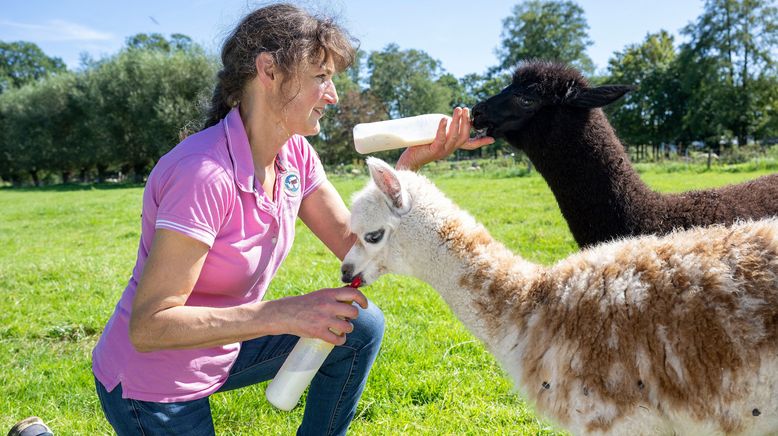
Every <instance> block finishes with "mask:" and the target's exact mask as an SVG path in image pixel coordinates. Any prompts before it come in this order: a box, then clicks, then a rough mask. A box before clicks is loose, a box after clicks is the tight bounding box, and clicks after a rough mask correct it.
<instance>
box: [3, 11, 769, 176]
mask: <svg viewBox="0 0 778 436" xmlns="http://www.w3.org/2000/svg"><path fill="white" fill-rule="evenodd" d="M682 34H683V35H684V36H685V37H686V41H685V42H683V43H682V44H678V45H676V43H675V41H674V40H673V37H672V36H671V35H670V34H669V33H668V32H667V31H665V30H661V31H659V32H657V33H653V34H648V35H646V37H645V39H644V40H643V41H640V42H636V43H634V44H630V45H628V46H626V47H624V49H623V50H621V51H618V52H615V53H613V55H612V57H611V58H610V60H609V63H608V66H607V68H606V70H605V71H603V72H597V71H595V68H594V64H593V62H592V60H591V59H590V58H589V57H588V56H587V55H586V49H587V47H589V46H590V45H591V44H592V42H591V40H590V39H589V36H588V25H587V23H586V19H585V14H584V11H583V9H582V8H581V7H580V6H579V5H577V4H576V3H575V2H573V1H571V0H566V1H561V0H528V1H523V2H520V3H518V4H516V5H515V6H514V8H513V10H512V12H511V14H510V15H509V16H508V17H506V18H505V19H504V20H503V29H502V34H501V41H500V46H499V47H498V50H497V52H496V53H497V58H498V63H497V64H496V65H494V66H492V67H490V68H488V69H487V71H484V72H483V73H479V74H469V75H466V76H464V77H461V78H457V77H455V76H453V75H452V74H450V73H448V72H446V71H445V69H444V67H443V65H442V64H441V62H440V61H438V60H436V59H434V58H433V57H431V56H430V55H429V54H427V53H425V52H424V51H422V50H417V49H402V48H400V47H399V46H397V45H396V44H390V45H388V46H386V47H385V48H384V49H383V50H380V51H372V52H365V51H359V52H358V56H357V62H355V63H354V65H352V66H351V67H350V68H349V69H348V70H347V71H344V72H342V73H339V74H338V75H337V76H336V77H335V78H334V80H335V83H336V86H337V89H338V93H339V96H340V101H339V103H338V104H337V105H336V106H334V107H332V108H331V109H330V110H328V112H327V114H326V116H325V118H323V119H322V121H321V123H322V133H321V134H320V135H319V136H318V137H315V138H310V140H311V142H312V143H314V146H315V147H316V149H317V150H318V152H319V154H320V156H321V158H322V161H323V162H324V163H325V164H326V165H338V164H342V163H350V162H353V161H355V160H356V159H360V156H359V155H357V153H356V152H355V151H354V147H353V141H352V137H351V130H352V128H353V126H354V125H355V124H357V123H359V122H369V121H378V120H384V119H389V118H397V117H404V116H412V115H418V114H422V113H434V112H440V113H450V111H451V109H452V108H453V107H455V106H459V105H465V106H468V107H472V106H473V105H474V104H475V103H476V102H478V101H480V100H482V99H484V98H486V97H488V96H490V95H493V94H495V93H497V92H499V91H500V90H501V89H502V88H503V87H504V86H506V85H507V84H508V83H509V81H510V75H511V72H512V71H513V69H514V68H515V67H516V65H517V64H518V63H520V62H521V61H522V60H525V59H549V60H556V61H561V62H565V63H568V64H570V65H573V66H575V67H577V68H579V69H581V70H582V71H583V72H584V74H585V75H586V76H587V77H589V78H590V82H592V83H594V84H601V83H621V84H634V85H637V89H636V90H635V91H634V92H632V93H630V94H628V95H627V96H626V97H625V98H624V99H623V100H621V101H620V102H618V103H617V104H614V105H612V107H609V108H608V109H607V110H608V112H609V117H610V119H611V121H612V123H613V125H614V127H615V128H616V130H617V132H618V134H619V136H620V137H621V138H622V140H623V142H624V143H625V144H626V145H627V146H628V147H633V148H634V149H636V150H646V149H649V150H653V151H654V153H655V154H656V153H657V152H658V151H659V150H665V151H666V150H669V149H670V147H673V148H675V149H676V150H677V151H678V152H680V153H683V152H684V151H685V150H686V149H688V148H689V147H690V146H703V147H706V148H708V149H711V150H714V151H719V150H720V149H721V148H729V147H732V146H735V145H738V146H742V145H745V144H748V143H759V144H767V143H770V142H771V141H775V139H776V138H778V117H776V110H778V86H777V85H778V74H776V65H775V60H774V57H775V55H776V47H777V46H778V45H777V44H776V43H777V42H778V12H776V7H775V4H774V0H706V2H705V6H704V9H703V12H702V14H701V15H700V16H699V17H697V19H696V20H694V21H693V22H691V23H689V24H688V25H687V26H686V27H685V28H684V29H683V30H682ZM218 68H219V65H218V60H217V59H216V57H215V56H213V55H212V54H209V53H207V52H206V51H205V50H204V49H203V48H202V47H200V46H198V45H197V44H195V43H193V42H192V40H191V38H189V37H187V36H185V35H180V34H173V35H170V36H169V37H165V36H163V35H160V34H138V35H134V36H132V37H130V38H128V39H127V41H126V44H125V47H124V48H122V49H121V50H120V51H119V52H118V53H116V54H114V55H112V56H109V57H106V58H103V59H100V60H92V59H84V60H83V62H82V67H81V68H80V69H79V70H78V71H70V70H68V69H67V68H66V67H65V65H64V63H63V62H62V61H61V60H60V59H58V58H53V57H49V56H47V55H46V54H45V53H43V52H42V51H41V50H40V48H38V47H37V46H36V45H35V44H33V43H29V42H2V41H0V178H1V179H2V180H4V181H6V182H8V181H10V182H12V183H14V184H21V183H34V184H36V185H37V184H39V183H40V182H41V180H42V179H43V178H47V179H50V180H52V179H53V180H56V181H62V182H69V181H72V180H74V179H77V180H81V181H87V180H95V179H96V180H98V181H102V180H105V179H106V178H107V177H109V176H111V175H117V174H120V175H122V176H126V175H132V176H133V177H135V178H136V180H138V181H142V180H143V178H144V177H145V175H146V174H147V172H148V171H149V170H150V168H151V167H152V165H153V164H154V162H156V160H157V159H158V158H159V157H160V156H161V155H162V154H164V153H166V152H167V151H168V150H169V149H170V148H172V147H173V146H174V145H175V144H176V143H178V141H179V140H180V138H181V135H182V132H186V131H190V132H191V131H196V130H198V129H199V125H200V123H201V120H202V114H203V109H204V108H205V105H206V104H207V101H208V100H209V98H210V95H211V91H212V89H213V88H212V87H213V85H214V83H215V76H216V72H217V71H218ZM508 150H509V147H508V146H507V144H505V143H504V142H502V141H498V142H497V143H495V144H493V145H490V146H488V147H484V148H483V149H480V150H476V151H473V152H462V153H463V154H476V155H480V156H499V155H501V154H503V153H505V152H507V151H508ZM399 153H400V152H399V151H389V152H384V153H383V156H382V157H384V158H388V159H392V158H395V157H397V155H399Z"/></svg>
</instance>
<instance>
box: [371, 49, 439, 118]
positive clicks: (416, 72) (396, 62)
mask: <svg viewBox="0 0 778 436" xmlns="http://www.w3.org/2000/svg"><path fill="white" fill-rule="evenodd" d="M367 66H368V71H369V74H370V81H369V84H370V91H371V92H372V93H373V94H374V95H376V96H377V97H378V98H379V99H381V101H383V102H384V104H385V105H386V109H387V110H388V113H387V115H389V116H390V117H391V118H398V117H409V116H413V115H420V114H425V113H436V112H438V113H441V112H442V113H449V112H450V111H451V106H450V103H451V100H452V93H451V89H450V88H449V87H447V86H446V84H445V83H440V82H439V79H440V77H441V75H442V74H443V69H442V67H441V65H440V61H438V60H436V59H433V58H432V57H430V56H429V55H428V54H427V53H425V52H423V51H421V50H415V49H410V50H400V48H399V47H398V46H397V45H396V44H389V46H387V47H386V48H385V49H384V50H383V51H381V52H372V53H370V56H369V57H368V60H367Z"/></svg>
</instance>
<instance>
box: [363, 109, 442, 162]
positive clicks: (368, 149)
mask: <svg viewBox="0 0 778 436" xmlns="http://www.w3.org/2000/svg"><path fill="white" fill-rule="evenodd" d="M443 118H445V119H446V120H447V123H450V122H451V117H450V116H448V115H443V114H425V115H418V116H415V117H407V118H398V119H396V120H386V121H377V122H374V123H360V124H357V125H356V126H354V145H355V147H356V149H357V151H358V152H359V153H362V154H368V153H375V152H377V151H384V150H392V149H395V148H404V147H413V146H414V145H421V144H429V143H430V142H432V140H434V139H435V135H436V134H437V133H438V126H439V125H440V120H441V119H443Z"/></svg>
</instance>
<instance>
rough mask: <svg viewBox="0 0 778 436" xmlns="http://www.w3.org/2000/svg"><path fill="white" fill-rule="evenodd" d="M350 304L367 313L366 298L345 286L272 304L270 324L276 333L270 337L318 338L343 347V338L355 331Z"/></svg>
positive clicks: (355, 315)
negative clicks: (283, 335) (359, 307)
mask: <svg viewBox="0 0 778 436" xmlns="http://www.w3.org/2000/svg"><path fill="white" fill-rule="evenodd" d="M352 301H353V302H355V303H357V304H359V305H360V306H362V308H363V309H367V297H365V295H364V294H363V293H362V292H360V291H359V290H358V289H355V288H352V287H348V286H347V287H343V288H326V289H320V290H318V291H315V292H311V293H310V294H306V295H300V296H296V297H286V298H281V299H278V300H275V301H272V303H273V305H274V306H275V307H274V310H273V314H274V316H273V320H272V322H273V324H274V326H275V328H276V329H277V331H275V332H273V333H274V334H293V335H297V336H300V337H308V338H319V339H322V340H325V341H327V342H329V343H331V344H334V345H343V344H344V343H345V342H346V337H345V334H347V333H351V332H352V331H353V330H354V326H353V325H352V324H351V323H350V322H349V320H351V319H355V318H356V317H357V316H358V315H359V311H358V310H357V308H356V307H354V306H353V305H352V304H351V302H352ZM268 303H270V302H268Z"/></svg>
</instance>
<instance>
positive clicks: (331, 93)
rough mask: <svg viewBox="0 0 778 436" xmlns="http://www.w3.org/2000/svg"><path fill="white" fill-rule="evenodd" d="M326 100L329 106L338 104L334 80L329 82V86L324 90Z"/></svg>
mask: <svg viewBox="0 0 778 436" xmlns="http://www.w3.org/2000/svg"><path fill="white" fill-rule="evenodd" d="M324 100H325V101H326V102H327V104H337V103H338V91H337V90H336V89H335V82H333V81H332V80H330V81H329V86H327V89H325V90H324Z"/></svg>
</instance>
